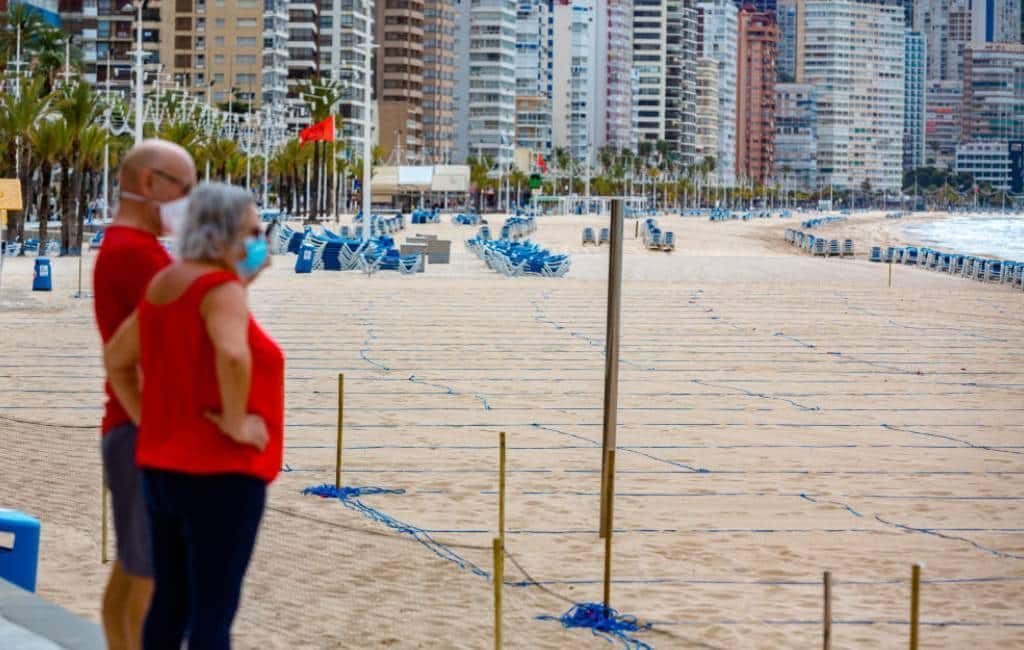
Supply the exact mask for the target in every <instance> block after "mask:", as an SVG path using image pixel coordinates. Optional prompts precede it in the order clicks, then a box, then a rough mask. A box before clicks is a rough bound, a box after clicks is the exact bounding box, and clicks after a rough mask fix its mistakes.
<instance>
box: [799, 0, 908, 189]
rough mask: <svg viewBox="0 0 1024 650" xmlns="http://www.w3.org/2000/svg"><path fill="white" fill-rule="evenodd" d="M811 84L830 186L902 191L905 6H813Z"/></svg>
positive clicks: (847, 0)
mask: <svg viewBox="0 0 1024 650" xmlns="http://www.w3.org/2000/svg"><path fill="white" fill-rule="evenodd" d="M806 9H807V12H806V19H805V24H804V27H805V30H806V32H805V37H804V38H803V42H804V48H803V52H802V59H803V79H802V81H803V82H804V83H808V84H811V85H813V86H815V87H816V88H817V90H818V97H817V99H818V170H819V178H820V181H821V183H822V184H824V185H834V186H835V187H840V188H858V189H859V188H860V187H861V186H862V185H863V184H864V183H865V181H866V182H867V183H868V184H869V185H870V187H871V188H872V189H875V190H882V189H886V190H890V191H892V190H898V189H899V188H900V186H901V180H902V167H903V120H904V92H905V91H904V84H903V75H904V48H905V28H904V16H903V7H901V6H891V5H879V4H869V3H864V2H854V1H851V0H807V2H806Z"/></svg>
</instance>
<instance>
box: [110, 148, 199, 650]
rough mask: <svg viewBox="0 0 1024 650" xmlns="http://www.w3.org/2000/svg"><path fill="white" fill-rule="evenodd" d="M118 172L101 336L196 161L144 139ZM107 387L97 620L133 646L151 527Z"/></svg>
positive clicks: (131, 290) (135, 295)
mask: <svg viewBox="0 0 1024 650" xmlns="http://www.w3.org/2000/svg"><path fill="white" fill-rule="evenodd" d="M119 179H120V184H121V199H120V202H119V204H118V207H117V213H116V214H115V215H114V222H113V225H111V226H110V227H109V228H107V230H106V232H105V233H104V235H103V245H102V247H101V248H100V254H99V257H98V258H97V259H96V268H95V270H94V272H93V288H94V291H95V293H96V300H95V305H94V307H95V311H96V324H97V325H98V327H99V330H100V336H101V337H102V339H103V342H104V343H106V342H107V341H108V340H109V339H110V338H111V337H112V336H113V335H114V332H116V331H117V328H118V327H119V326H120V325H121V322H122V321H123V320H125V319H126V318H127V317H128V316H129V315H131V313H132V312H133V311H134V310H135V306H136V305H137V304H138V302H139V300H140V299H141V298H142V296H143V294H144V293H145V291H146V286H147V285H148V284H149V281H150V279H152V277H153V276H154V275H156V273H157V271H159V270H160V269H162V268H164V267H165V266H167V265H168V264H170V263H171V257H170V255H168V253H167V251H166V250H165V249H164V247H163V245H162V244H161V243H160V241H159V239H157V238H158V237H159V236H160V235H162V234H173V232H174V230H175V228H176V227H177V225H178V223H179V222H180V221H181V219H182V218H183V217H184V214H185V208H186V207H187V204H188V195H189V192H191V191H192V187H193V186H194V185H195V184H196V168H195V164H194V163H193V162H192V157H191V156H190V155H189V154H188V152H187V151H185V150H184V149H182V148H181V147H179V146H178V145H176V144H173V143H170V142H164V141H162V140H146V141H145V142H142V143H140V144H139V145H137V146H136V147H134V148H132V149H131V151H129V152H128V154H127V155H126V156H125V158H124V161H123V162H122V163H121V170H120V173H119ZM105 390H106V393H107V402H106V406H105V409H104V413H103V425H102V431H103V444H102V450H103V469H104V473H105V476H106V480H107V487H108V488H109V489H110V496H111V503H112V504H113V510H114V530H115V533H116V535H117V560H116V561H115V562H114V567H113V570H112V571H111V574H110V580H109V582H108V583H107V589H106V592H105V593H104V596H103V628H104V631H105V632H106V636H107V646H108V647H109V648H110V649H111V650H122V649H124V650H134V649H136V648H141V646H142V626H143V622H144V621H145V619H146V612H147V610H148V609H149V600H150V597H151V596H152V593H153V567H152V559H151V557H150V544H149V527H148V522H147V521H146V507H145V502H144V500H143V497H142V479H141V474H140V472H139V470H138V468H137V467H136V465H135V436H136V426H135V425H136V423H134V422H132V421H131V418H129V417H128V414H127V413H126V412H125V410H124V408H122V406H121V404H120V403H118V401H117V398H116V397H115V396H114V393H113V391H112V389H111V388H110V383H109V382H107V383H106V385H105Z"/></svg>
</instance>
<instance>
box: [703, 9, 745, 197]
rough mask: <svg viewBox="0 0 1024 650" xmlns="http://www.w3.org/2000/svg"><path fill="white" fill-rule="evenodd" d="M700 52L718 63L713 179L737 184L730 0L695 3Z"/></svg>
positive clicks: (734, 35) (733, 25) (734, 33)
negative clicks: (700, 45) (715, 145)
mask: <svg viewBox="0 0 1024 650" xmlns="http://www.w3.org/2000/svg"><path fill="white" fill-rule="evenodd" d="M697 10H698V12H699V14H700V18H701V21H702V23H701V28H702V34H703V51H702V52H700V56H702V57H704V58H708V59H713V60H714V61H715V62H716V63H717V64H718V153H716V154H715V158H716V165H715V179H714V180H715V181H716V182H717V183H718V185H720V186H724V187H732V186H733V185H735V184H736V56H737V54H736V38H737V29H738V22H737V20H738V18H737V16H738V12H737V10H736V5H735V3H734V2H733V1H732V0H706V1H705V2H701V3H700V4H698V5H697Z"/></svg>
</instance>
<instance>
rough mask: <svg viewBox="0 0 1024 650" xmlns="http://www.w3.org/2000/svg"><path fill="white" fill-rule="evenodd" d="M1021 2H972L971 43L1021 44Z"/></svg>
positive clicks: (999, 0) (991, 0)
mask: <svg viewBox="0 0 1024 650" xmlns="http://www.w3.org/2000/svg"><path fill="white" fill-rule="evenodd" d="M1020 21H1021V0H972V2H971V42H972V43H975V44H980V43H1018V42H1020Z"/></svg>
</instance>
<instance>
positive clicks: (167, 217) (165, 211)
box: [121, 192, 188, 235]
mask: <svg viewBox="0 0 1024 650" xmlns="http://www.w3.org/2000/svg"><path fill="white" fill-rule="evenodd" d="M121 196H123V197H124V198H126V199H132V200H133V201H141V202H143V203H151V204H153V205H155V206H157V208H158V209H159V210H160V225H161V226H163V230H164V234H165V235H174V234H177V233H178V231H179V230H181V224H182V222H184V221H185V215H186V214H187V213H188V195H187V194H186V195H185V196H183V197H181V198H180V199H174V200H173V201H167V202H166V203H157V202H156V201H153V200H152V199H147V198H146V197H144V196H140V195H138V194H134V193H132V192H121Z"/></svg>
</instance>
